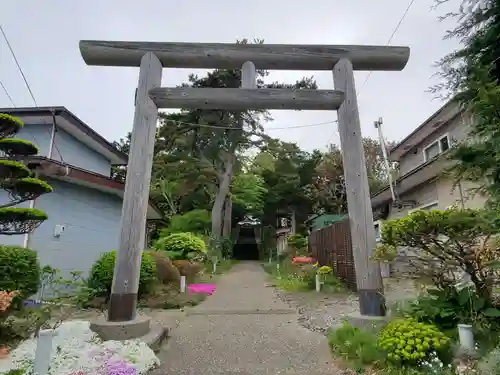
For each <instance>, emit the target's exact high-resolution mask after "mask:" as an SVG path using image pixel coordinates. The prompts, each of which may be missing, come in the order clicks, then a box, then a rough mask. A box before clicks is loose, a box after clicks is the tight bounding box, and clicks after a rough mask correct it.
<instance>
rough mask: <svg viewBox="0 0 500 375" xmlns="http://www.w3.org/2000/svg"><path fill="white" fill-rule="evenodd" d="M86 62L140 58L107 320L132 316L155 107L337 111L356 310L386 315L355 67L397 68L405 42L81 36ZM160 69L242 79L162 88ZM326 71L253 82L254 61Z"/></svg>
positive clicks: (135, 62)
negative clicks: (277, 85)
mask: <svg viewBox="0 0 500 375" xmlns="http://www.w3.org/2000/svg"><path fill="white" fill-rule="evenodd" d="M80 51H81V54H82V57H83V59H84V60H85V62H86V63H87V64H88V65H100V66H123V67H126V66H127V67H139V68H140V70H139V84H138V89H137V95H136V99H135V115H134V125H133V130H132V139H131V144H130V154H129V162H128V169H127V179H126V183H125V194H124V201H123V208H122V219H121V234H120V245H119V248H118V252H117V259H116V265H115V271H114V278H113V286H112V291H111V296H110V304H109V311H108V321H110V322H125V321H131V320H134V319H135V314H136V303H137V290H138V280H139V270H140V262H141V253H142V251H143V247H144V239H145V227H146V226H145V224H146V211H147V207H148V195H149V184H150V179H151V167H152V160H153V147H154V142H155V133H156V125H157V116H158V108H186V109H197V108H199V109H227V110H231V111H244V110H248V109H269V110H274V109H293V110H337V111H338V112H337V113H338V128H339V133H340V141H341V149H342V157H343V164H344V174H345V179H346V189H347V203H348V211H349V220H350V226H351V236H352V245H353V254H354V262H355V269H356V281H357V287H358V293H359V301H360V313H361V315H368V316H384V315H385V301H384V295H383V285H382V278H381V275H380V266H379V264H378V262H373V261H371V260H370V254H371V252H372V250H373V247H374V246H375V231H374V227H373V215H372V209H371V203H370V194H369V190H368V178H367V172H366V164H365V158H364V152H363V145H362V138H361V128H360V121H359V113H358V105H357V99H356V90H355V86H354V74H353V70H372V71H401V70H402V69H403V68H404V67H405V65H406V63H407V62H408V59H409V55H410V49H409V48H408V47H388V46H348V45H337V46H334V45H285V44H236V43H232V44H223V43H159V42H118V41H90V40H84V41H80ZM163 68H192V69H197V68H199V69H242V83H241V88H236V89H235V88H185V87H182V88H163V87H160V85H161V78H162V70H163ZM256 68H257V69H266V70H272V69H275V70H333V81H334V86H335V90H305V89H304V90H291V89H256V77H255V69H256Z"/></svg>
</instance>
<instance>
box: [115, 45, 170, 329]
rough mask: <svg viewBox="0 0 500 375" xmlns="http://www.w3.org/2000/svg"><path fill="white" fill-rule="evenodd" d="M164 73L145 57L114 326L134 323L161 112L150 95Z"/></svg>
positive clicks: (125, 205) (129, 170)
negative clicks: (157, 125) (157, 127)
mask: <svg viewBox="0 0 500 375" xmlns="http://www.w3.org/2000/svg"><path fill="white" fill-rule="evenodd" d="M162 69H163V67H162V65H161V63H160V60H159V59H158V57H156V55H154V54H153V53H151V52H149V53H146V54H145V55H144V56H143V57H142V59H141V65H140V70H139V84H138V87H137V91H136V98H135V114H134V126H133V129H132V139H131V141H130V153H129V158H128V165H127V178H126V181H125V192H124V196H123V206H122V216H121V232H120V244H119V247H118V251H117V252H116V262H115V269H114V276H113V285H112V287H111V296H110V298H109V309H108V320H109V321H111V322H124V321H130V320H134V319H135V314H136V305H137V291H138V288H139V274H140V268H141V257H142V251H143V250H144V240H145V236H146V215H147V211H148V205H149V184H150V179H151V168H152V166H153V152H154V143H155V135H156V121H157V119H158V108H157V107H156V105H155V104H154V103H153V101H152V100H151V99H150V98H149V95H148V92H149V90H151V89H152V88H154V87H159V86H160V85H161V75H162Z"/></svg>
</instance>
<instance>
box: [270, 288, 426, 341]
mask: <svg viewBox="0 0 500 375" xmlns="http://www.w3.org/2000/svg"><path fill="white" fill-rule="evenodd" d="M384 289H385V297H386V300H387V306H389V307H390V306H391V304H393V303H394V302H396V301H401V300H404V299H409V298H412V297H413V296H416V295H417V294H418V286H417V285H416V282H415V280H412V279H405V278H390V279H385V280H384ZM275 292H276V294H277V295H278V296H279V298H280V299H281V300H282V301H284V302H286V303H288V305H289V306H293V307H295V308H296V309H297V311H298V313H299V316H298V321H299V323H300V324H301V325H302V326H303V327H305V328H307V329H309V330H311V331H314V332H318V333H322V334H325V333H326V332H327V331H328V329H329V328H330V327H332V326H336V325H339V324H341V323H342V321H343V320H344V317H345V316H346V315H350V314H352V313H355V312H358V311H359V304H358V298H357V296H356V295H355V294H353V293H338V294H326V293H316V292H304V293H287V292H284V291H279V290H276V291H275Z"/></svg>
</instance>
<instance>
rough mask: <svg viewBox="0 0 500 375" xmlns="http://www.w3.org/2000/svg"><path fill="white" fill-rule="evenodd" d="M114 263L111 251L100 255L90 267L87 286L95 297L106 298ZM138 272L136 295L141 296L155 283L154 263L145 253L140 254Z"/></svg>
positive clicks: (114, 258)
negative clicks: (93, 292)
mask: <svg viewBox="0 0 500 375" xmlns="http://www.w3.org/2000/svg"><path fill="white" fill-rule="evenodd" d="M115 262H116V251H115V250H113V251H108V252H106V253H103V254H101V257H100V258H99V259H98V260H97V261H96V262H95V263H94V265H93V266H92V269H91V270H90V276H89V280H88V286H89V288H92V289H94V290H95V291H96V294H97V295H99V296H106V297H107V296H108V295H109V293H110V292H111V284H112V283H113V271H114V267H115ZM140 272H141V273H140V276H139V291H138V293H139V295H142V294H144V293H147V292H149V291H150V290H151V286H152V285H153V283H154V282H155V281H156V263H155V260H154V258H153V257H152V256H151V254H149V252H147V251H144V252H143V253H142V261H141V271H140Z"/></svg>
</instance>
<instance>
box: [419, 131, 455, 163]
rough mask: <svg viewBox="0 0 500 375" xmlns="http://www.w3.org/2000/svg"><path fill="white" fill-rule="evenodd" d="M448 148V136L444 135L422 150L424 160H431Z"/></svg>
mask: <svg viewBox="0 0 500 375" xmlns="http://www.w3.org/2000/svg"><path fill="white" fill-rule="evenodd" d="M449 148H450V140H449V138H448V134H445V135H443V136H442V137H441V138H439V139H438V140H436V141H434V142H432V143H431V144H430V145H429V146H427V147H425V148H424V160H425V161H428V160H431V159H433V158H435V157H436V156H438V155H439V154H441V153H443V152H445V151H447V150H448V149H449Z"/></svg>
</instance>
